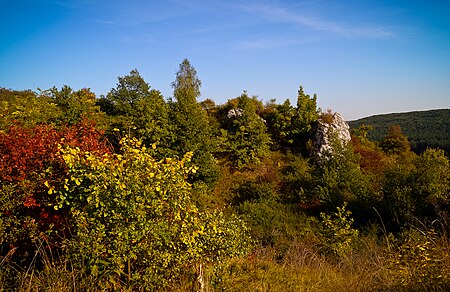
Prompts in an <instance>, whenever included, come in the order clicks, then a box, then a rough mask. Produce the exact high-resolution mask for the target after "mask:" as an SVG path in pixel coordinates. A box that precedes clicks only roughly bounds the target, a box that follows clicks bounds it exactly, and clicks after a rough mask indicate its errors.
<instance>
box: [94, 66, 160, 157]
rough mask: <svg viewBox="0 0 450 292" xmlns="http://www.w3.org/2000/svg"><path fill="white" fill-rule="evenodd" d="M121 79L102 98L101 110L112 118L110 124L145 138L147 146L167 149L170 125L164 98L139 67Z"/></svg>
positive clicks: (100, 102)
mask: <svg viewBox="0 0 450 292" xmlns="http://www.w3.org/2000/svg"><path fill="white" fill-rule="evenodd" d="M118 80H119V82H118V83H117V86H116V88H112V89H111V91H110V92H109V93H108V95H107V96H106V98H102V99H101V100H100V101H99V104H100V105H101V107H102V109H103V110H104V111H105V112H106V113H107V114H108V115H110V116H111V117H113V121H112V124H111V127H112V128H117V129H119V130H121V131H122V132H125V133H127V134H131V135H133V136H134V137H139V138H142V139H143V141H144V143H145V144H146V145H150V144H153V143H156V144H158V145H159V150H161V151H163V150H165V148H167V144H168V141H167V137H168V135H169V125H168V109H167V105H166V103H165V101H164V97H163V96H162V95H161V93H160V92H159V91H158V90H155V89H151V88H150V85H148V83H147V82H145V80H144V78H142V76H141V75H140V74H139V72H138V71H137V70H136V69H134V70H132V71H131V72H130V74H129V75H126V76H124V77H119V78H118Z"/></svg>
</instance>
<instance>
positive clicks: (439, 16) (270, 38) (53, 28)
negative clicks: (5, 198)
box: [0, 0, 450, 120]
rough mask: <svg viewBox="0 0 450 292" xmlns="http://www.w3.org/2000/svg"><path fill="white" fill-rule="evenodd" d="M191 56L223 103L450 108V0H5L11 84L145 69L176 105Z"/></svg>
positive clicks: (0, 76) (0, 66) (5, 56)
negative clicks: (252, 98) (244, 96)
mask: <svg viewBox="0 0 450 292" xmlns="http://www.w3.org/2000/svg"><path fill="white" fill-rule="evenodd" d="M184 58H188V59H189V60H190V61H191V64H192V65H193V66H194V67H195V68H196V69H197V72H198V76H199V78H200V79H201V80H202V83H203V86H202V97H201V99H206V98H211V99H213V100H215V101H216V103H219V104H222V103H224V102H226V100H228V99H230V98H234V97H236V96H239V95H240V94H241V93H242V91H243V90H247V92H248V93H249V94H250V95H257V96H258V97H259V98H260V99H262V100H264V101H268V100H270V99H272V98H275V99H276V100H277V102H278V103H281V102H283V101H284V100H285V99H286V98H289V99H291V101H293V102H294V103H295V100H296V96H297V90H298V87H299V86H300V85H303V87H304V89H305V91H306V93H309V94H313V93H317V94H318V103H319V106H320V107H321V108H322V109H323V110H326V109H332V110H333V111H338V112H341V113H342V114H343V116H344V118H345V119H347V120H352V119H357V118H361V117H365V116H369V115H373V114H381V113H391V112H405V111H413V110H427V109H436V108H450V1H449V0H446V1H433V0H428V1H426V0H424V1H415V0H402V1H400V0H399V1H396V0H392V1H383V0H380V1H378V0H377V1H372V0H371V1H368V0H360V1H335V0H330V1H327V0H323V1H321V0H317V1H315V0H305V1H289V0H278V1H275V0H262V1H245V0H240V1H235V0H192V1H181V0H174V1H144V0H127V1H125V0H108V1H104V0H89V1H88V0H80V1H71V0H42V1H37V0H36V1H31V0H10V1H9V0H0V87H6V88H11V89H17V90H23V89H31V90H37V88H38V87H39V88H41V89H48V88H50V87H52V86H57V87H61V86H62V85H64V84H67V85H69V86H71V87H72V88H74V89H80V88H84V87H87V88H91V89H92V91H93V92H95V93H96V94H97V95H98V96H99V95H101V94H106V93H107V92H108V91H109V90H110V89H111V88H112V87H115V85H116V83H117V77H118V76H124V75H127V74H128V73H129V72H130V71H131V70H132V69H134V68H137V69H138V70H139V72H140V73H141V75H142V76H143V77H144V78H145V80H146V81H147V82H148V83H149V84H150V85H151V87H152V88H154V89H157V90H160V91H161V92H162V93H163V95H164V96H165V97H170V96H171V94H172V89H171V86H170V84H171V82H172V81H173V80H174V78H175V73H176V71H177V70H178V66H179V64H180V63H181V61H182V60H183V59H184Z"/></svg>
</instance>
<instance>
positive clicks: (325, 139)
mask: <svg viewBox="0 0 450 292" xmlns="http://www.w3.org/2000/svg"><path fill="white" fill-rule="evenodd" d="M349 130H350V127H349V125H348V124H347V123H346V122H345V120H344V119H343V118H342V116H341V114H339V113H334V114H333V115H332V122H331V123H326V122H324V121H323V120H321V119H319V121H317V124H316V127H315V133H314V136H313V151H314V153H313V155H314V156H318V157H322V156H323V155H324V154H325V153H329V152H331V151H332V150H333V140H337V141H339V142H340V143H341V145H342V146H345V145H346V144H347V143H348V142H349V141H350V140H351V137H350V131H349Z"/></svg>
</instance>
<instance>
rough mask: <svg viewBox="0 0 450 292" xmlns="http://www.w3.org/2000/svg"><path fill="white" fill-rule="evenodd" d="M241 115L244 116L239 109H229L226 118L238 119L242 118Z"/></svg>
mask: <svg viewBox="0 0 450 292" xmlns="http://www.w3.org/2000/svg"><path fill="white" fill-rule="evenodd" d="M243 114H244V111H243V110H241V109H240V108H238V109H230V110H229V111H228V114H227V117H228V118H229V119H232V118H237V117H240V116H242V115H243Z"/></svg>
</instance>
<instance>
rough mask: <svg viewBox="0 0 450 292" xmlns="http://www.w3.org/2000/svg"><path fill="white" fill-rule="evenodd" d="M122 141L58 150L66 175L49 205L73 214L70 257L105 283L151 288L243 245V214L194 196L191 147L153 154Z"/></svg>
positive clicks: (244, 247)
mask: <svg viewBox="0 0 450 292" xmlns="http://www.w3.org/2000/svg"><path fill="white" fill-rule="evenodd" d="M121 143H122V154H113V155H104V156H102V157H99V156H96V155H92V154H91V153H89V152H81V151H80V150H79V149H77V148H67V149H62V156H63V158H64V161H65V163H66V165H67V167H68V171H69V175H70V177H69V179H67V180H66V182H65V184H64V187H63V189H64V190H61V191H60V193H59V194H60V198H61V200H60V202H59V205H58V206H55V208H59V207H62V206H64V205H68V206H69V207H70V210H71V211H70V212H71V215H72V216H73V218H74V222H75V225H76V226H75V227H76V228H75V230H76V234H74V236H73V238H72V239H71V240H69V241H67V242H66V245H67V247H68V250H69V254H70V255H71V258H72V259H73V262H74V263H76V264H77V265H79V267H80V268H81V269H86V271H87V273H88V274H91V275H93V276H95V277H99V279H100V280H99V281H100V283H102V285H103V286H104V287H109V288H114V289H119V288H121V287H130V288H132V289H151V290H153V289H156V288H163V287H167V286H168V285H170V284H171V283H173V281H175V280H176V279H177V278H178V277H180V275H181V274H182V273H183V271H186V270H189V269H191V268H194V267H195V266H196V265H200V264H206V263H208V262H216V261H219V260H221V259H222V258H224V257H228V256H233V255H238V254H242V253H245V252H246V251H247V249H248V247H249V244H250V239H249V237H248V235H247V229H246V227H245V225H244V223H243V221H242V220H240V219H238V218H237V217H235V216H228V217H227V216H225V215H224V214H223V213H221V212H220V211H215V212H204V213H202V212H199V211H198V209H197V207H196V206H195V204H194V203H193V200H192V198H191V196H192V193H191V186H190V184H189V183H188V182H187V181H186V179H187V176H188V174H189V173H191V172H195V170H196V167H194V166H189V163H188V162H189V160H190V159H191V157H192V154H191V153H187V154H186V155H185V157H184V158H183V159H182V160H179V161H178V160H175V159H169V158H166V159H165V160H163V161H156V160H155V159H154V158H153V157H152V156H151V155H150V152H151V151H150V150H148V149H147V148H145V146H141V144H140V142H138V141H136V140H129V139H124V140H122V142H121ZM56 191H57V190H56Z"/></svg>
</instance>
